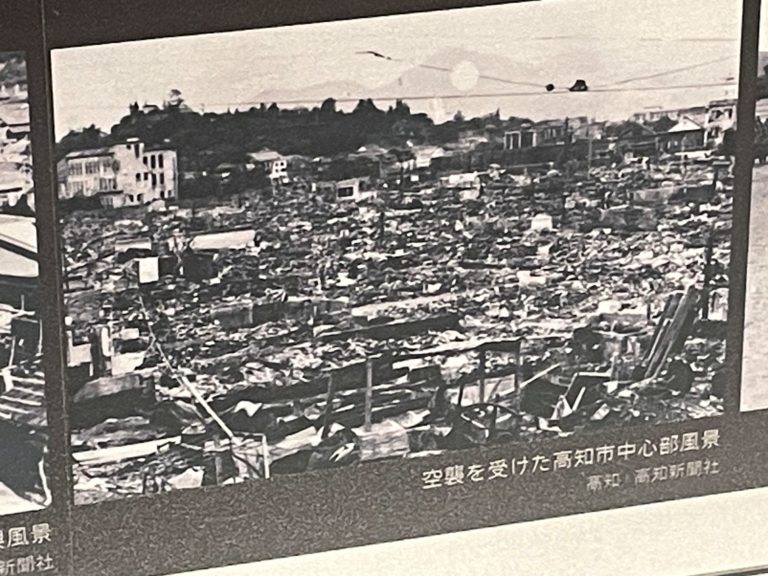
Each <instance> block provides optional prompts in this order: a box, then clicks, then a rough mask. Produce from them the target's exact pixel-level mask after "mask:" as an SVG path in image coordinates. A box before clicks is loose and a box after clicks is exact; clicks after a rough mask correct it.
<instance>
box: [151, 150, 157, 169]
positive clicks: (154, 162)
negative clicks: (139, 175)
mask: <svg viewBox="0 0 768 576" xmlns="http://www.w3.org/2000/svg"><path fill="white" fill-rule="evenodd" d="M149 167H150V168H151V169H152V170H154V169H155V168H157V156H155V155H154V154H152V156H150V157H149Z"/></svg>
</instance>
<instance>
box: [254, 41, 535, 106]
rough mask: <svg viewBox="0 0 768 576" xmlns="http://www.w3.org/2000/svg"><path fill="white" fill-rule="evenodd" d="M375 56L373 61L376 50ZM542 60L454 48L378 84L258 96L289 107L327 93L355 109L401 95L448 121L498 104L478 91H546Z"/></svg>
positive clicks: (311, 102) (323, 86)
mask: <svg viewBox="0 0 768 576" xmlns="http://www.w3.org/2000/svg"><path fill="white" fill-rule="evenodd" d="M371 58H372V62H374V61H373V56H372V57H371ZM537 64H538V63H536V62H533V61H530V60H522V59H521V60H520V61H516V60H513V59H512V58H507V57H504V56H496V55H491V54H483V53H480V52H474V51H470V50H462V49H450V50H445V51H442V52H439V53H437V54H435V55H434V56H432V57H431V58H429V59H428V60H426V61H424V62H414V63H413V65H412V66H411V67H410V68H409V69H408V70H406V71H405V72H404V73H403V74H402V75H401V76H400V77H399V78H398V79H396V80H395V81H392V82H388V83H385V84H381V85H379V86H375V87H370V86H364V85H362V84H359V83H356V82H324V83H322V84H315V85H312V86H308V87H306V88H302V89H293V90H264V91H262V92H260V93H259V94H257V95H256V97H255V100H256V101H258V102H264V103H266V104H270V103H271V102H277V103H278V104H280V105H281V106H284V107H289V106H301V105H304V106H309V107H311V106H317V105H319V104H320V103H321V102H322V101H323V100H325V99H326V98H334V99H336V100H339V101H341V102H340V104H339V108H341V109H345V110H351V109H352V108H354V105H355V103H356V101H357V100H360V99H367V98H371V99H373V100H375V101H377V103H378V104H379V105H380V107H386V105H387V104H391V103H393V102H394V101H395V100H396V99H398V98H403V99H405V100H407V101H408V102H409V104H410V105H411V106H412V107H414V108H418V109H419V110H420V111H424V112H427V113H429V114H430V116H432V117H434V118H435V119H436V120H438V121H443V120H446V119H448V118H450V117H452V116H453V115H454V114H455V112H456V111H458V110H461V111H462V112H463V113H464V114H465V116H468V117H470V116H480V115H484V114H487V113H488V112H489V111H492V110H495V107H494V106H493V104H494V103H493V97H490V98H489V97H487V96H486V97H483V98H478V95H479V94H484V95H489V94H490V95H493V94H496V93H499V92H510V91H513V92H519V91H521V90H522V91H525V92H530V91H537V90H541V92H542V93H543V92H544V91H545V88H544V87H545V86H546V84H547V83H548V82H549V80H547V81H544V80H543V79H541V76H542V74H541V70H540V68H539V67H538V66H537ZM518 83H519V84H518ZM526 84H528V85H526ZM433 97H434V98H433ZM489 101H490V108H489ZM284 103H285V105H284ZM415 103H420V104H418V105H414V104H415Z"/></svg>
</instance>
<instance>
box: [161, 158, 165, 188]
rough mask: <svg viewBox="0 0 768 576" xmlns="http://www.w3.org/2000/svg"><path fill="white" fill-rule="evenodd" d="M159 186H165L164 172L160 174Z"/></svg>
mask: <svg viewBox="0 0 768 576" xmlns="http://www.w3.org/2000/svg"><path fill="white" fill-rule="evenodd" d="M160 158H162V156H160ZM160 184H163V185H164V184H165V173H164V172H160Z"/></svg>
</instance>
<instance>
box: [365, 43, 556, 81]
mask: <svg viewBox="0 0 768 576" xmlns="http://www.w3.org/2000/svg"><path fill="white" fill-rule="evenodd" d="M358 54H369V55H371V56H373V57H374V58H378V59H380V60H388V61H390V62H399V63H402V64H410V65H411V66H413V67H414V68H424V69H426V70H437V71H438V72H448V73H449V74H450V73H452V72H454V70H455V69H454V68H446V67H444V66H437V65H435V64H423V63H420V62H413V61H411V60H403V59H401V58H392V57H391V56H386V55H385V54H382V53H381V52H376V51H375V50H365V51H363V52H358ZM477 77H478V79H481V80H491V81H493V82H499V83H501V84H510V85H512V86H529V87H534V88H542V87H543V85H542V84H540V83H534V82H523V81H518V80H510V79H508V78H501V77H498V76H490V75H488V74H480V73H479V72H478V75H477Z"/></svg>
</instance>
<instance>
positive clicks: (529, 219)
mask: <svg viewBox="0 0 768 576" xmlns="http://www.w3.org/2000/svg"><path fill="white" fill-rule="evenodd" d="M739 14H740V6H739V3H738V2H737V1H736V0H713V1H711V2H709V3H707V9H706V10H702V6H701V3H700V2H692V1H687V0H685V1H680V2H674V3H669V2H662V1H660V0H658V1H649V2H645V3H643V4H642V5H638V4H637V3H634V2H628V1H624V0H620V1H619V0H611V1H610V2H608V1H606V0H585V1H582V2H566V1H555V0H552V1H546V2H536V3H530V4H525V3H523V4H510V5H500V6H493V7H483V8H471V9H461V10H451V11H443V12H434V13H424V14H418V15H407V16H391V17H384V18H375V19H367V20H356V21H351V22H334V23H323V24H311V25H301V26H292V27H283V28H275V29H265V30H253V31H246V32H236V33H221V34H212V35H201V36H191V37H180V38H167V39H157V40H148V41H135V42H127V43H120V44H104V45H99V46H91V47H77V48H66V49H58V50H54V51H53V53H52V72H53V95H54V120H55V125H56V139H57V152H56V153H57V162H58V165H57V172H58V194H59V212H60V215H61V218H62V221H61V230H62V234H63V250H64V261H65V270H64V276H65V282H64V292H65V303H66V306H67V321H66V327H67V340H68V344H67V348H68V354H67V364H68V369H67V370H68V375H67V387H68V395H69V402H70V418H71V421H70V425H71V429H72V442H71V443H72V450H73V453H72V460H73V476H74V482H75V483H74V492H75V502H76V503H77V504H90V503H96V502H101V501H105V500H111V499H121V498H126V497H132V496H141V495H151V494H156V493H160V492H165V491H170V490H178V489H185V488H197V487H200V486H208V485H224V484H232V483H239V482H244V481H259V480H262V479H271V480H272V481H279V477H280V476H283V475H295V474H301V473H304V472H308V471H317V470H323V469H328V468H339V467H345V466H361V465H366V464H368V463H370V462H375V461H377V460H383V459H412V458H420V457H429V456H430V455H433V454H438V453H442V452H446V451H450V450H457V449H464V448H472V447H479V446H487V445H492V444H500V443H509V442H526V441H527V440H530V439H533V438H549V437H551V438H558V437H564V436H570V435H573V434H588V433H589V432H590V431H595V430H605V429H614V428H619V427H624V426H631V425H633V424H660V423H666V422H679V421H687V420H693V419H700V418H706V417H712V416H718V415H720V414H722V413H723V402H724V398H723V397H724V395H725V392H724V389H725V377H724V371H723V366H724V362H725V334H726V322H727V315H728V311H727V302H728V291H729V278H728V266H729V261H730V237H731V226H732V215H731V210H732V201H733V174H732V171H733V132H734V128H735V122H736V101H737V100H736V98H737V94H736V91H737V90H736V89H737V77H738V69H739V29H740V28H739V24H740V23H739ZM577 21H578V22H586V21H589V22H590V23H591V24H590V26H589V27H584V28H578V29H574V28H573V27H572V25H571V23H572V22H577ZM702 30H706V31H707V32H706V33H704V32H702Z"/></svg>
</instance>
